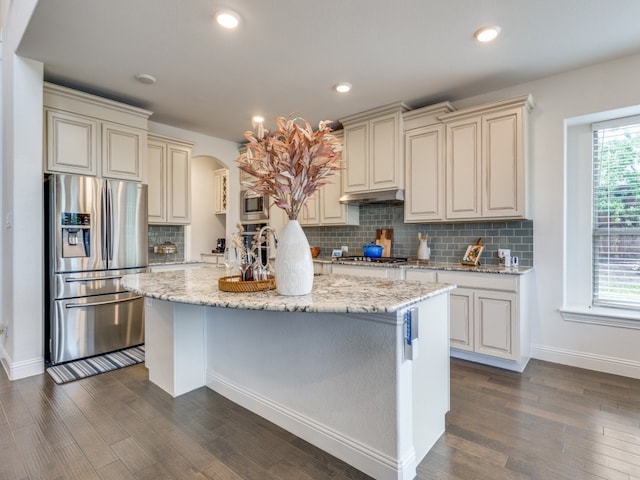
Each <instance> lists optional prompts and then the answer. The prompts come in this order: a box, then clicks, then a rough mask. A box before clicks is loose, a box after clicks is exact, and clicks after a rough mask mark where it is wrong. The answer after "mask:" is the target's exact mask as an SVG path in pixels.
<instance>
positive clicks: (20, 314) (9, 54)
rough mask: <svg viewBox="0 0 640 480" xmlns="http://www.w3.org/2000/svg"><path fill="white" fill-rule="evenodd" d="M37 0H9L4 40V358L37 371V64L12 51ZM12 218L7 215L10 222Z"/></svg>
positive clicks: (12, 368)
mask: <svg viewBox="0 0 640 480" xmlns="http://www.w3.org/2000/svg"><path fill="white" fill-rule="evenodd" d="M35 3H36V2H35V0H29V1H20V2H12V3H11V4H10V5H9V10H10V12H8V11H4V12H3V13H5V16H4V18H7V17H8V16H9V15H10V17H11V20H10V21H9V22H7V23H6V24H5V30H4V32H3V42H2V288H1V292H2V323H4V324H6V326H7V332H6V333H5V334H4V335H3V336H2V338H1V343H0V347H1V348H0V350H1V351H2V357H3V359H2V364H3V367H4V368H5V370H6V371H7V375H8V376H9V378H10V379H16V378H22V377H26V376H30V375H35V374H37V373H41V372H42V371H43V363H42V357H43V337H44V335H43V333H44V332H43V320H44V315H43V303H44V299H43V272H44V259H43V228H42V225H43V222H42V210H43V208H42V71H43V67H42V64H41V63H39V62H34V61H31V60H26V59H23V58H21V57H18V56H16V55H15V54H14V51H15V48H16V46H17V45H18V42H19V40H20V38H21V37H22V33H23V31H24V26H25V25H26V22H27V20H28V18H29V17H30V15H31V13H32V12H33V9H34V8H35ZM10 219H11V220H10Z"/></svg>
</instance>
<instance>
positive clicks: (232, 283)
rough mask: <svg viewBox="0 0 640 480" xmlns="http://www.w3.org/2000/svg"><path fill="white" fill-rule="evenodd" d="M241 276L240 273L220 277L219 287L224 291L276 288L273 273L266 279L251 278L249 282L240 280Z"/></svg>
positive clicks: (252, 290) (255, 290)
mask: <svg viewBox="0 0 640 480" xmlns="http://www.w3.org/2000/svg"><path fill="white" fill-rule="evenodd" d="M241 278H242V277H241V276H240V275H232V276H230V277H220V278H219V279H218V289H219V290H222V291H223V292H259V291H261V290H273V289H274V288H276V279H275V277H274V276H273V275H269V276H268V277H267V279H266V280H251V281H248V282H245V281H242V280H240V279H241Z"/></svg>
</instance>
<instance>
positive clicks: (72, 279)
mask: <svg viewBox="0 0 640 480" xmlns="http://www.w3.org/2000/svg"><path fill="white" fill-rule="evenodd" d="M121 278H122V275H111V276H109V277H83V278H77V277H69V278H65V279H64V281H65V282H66V283H73V282H93V281H95V280H120V279H121Z"/></svg>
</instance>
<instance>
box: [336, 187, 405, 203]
mask: <svg viewBox="0 0 640 480" xmlns="http://www.w3.org/2000/svg"><path fill="white" fill-rule="evenodd" d="M340 203H347V204H350V205H367V204H372V203H387V204H396V205H399V204H402V203H404V190H402V189H399V188H394V189H393V190H380V191H376V192H361V193H346V194H344V195H343V196H342V197H340Z"/></svg>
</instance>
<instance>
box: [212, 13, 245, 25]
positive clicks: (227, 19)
mask: <svg viewBox="0 0 640 480" xmlns="http://www.w3.org/2000/svg"><path fill="white" fill-rule="evenodd" d="M216 22H218V25H220V26H222V27H224V28H228V29H233V28H236V27H237V26H238V25H239V24H240V16H239V15H238V14H237V13H236V12H233V11H231V10H220V11H219V12H216Z"/></svg>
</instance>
